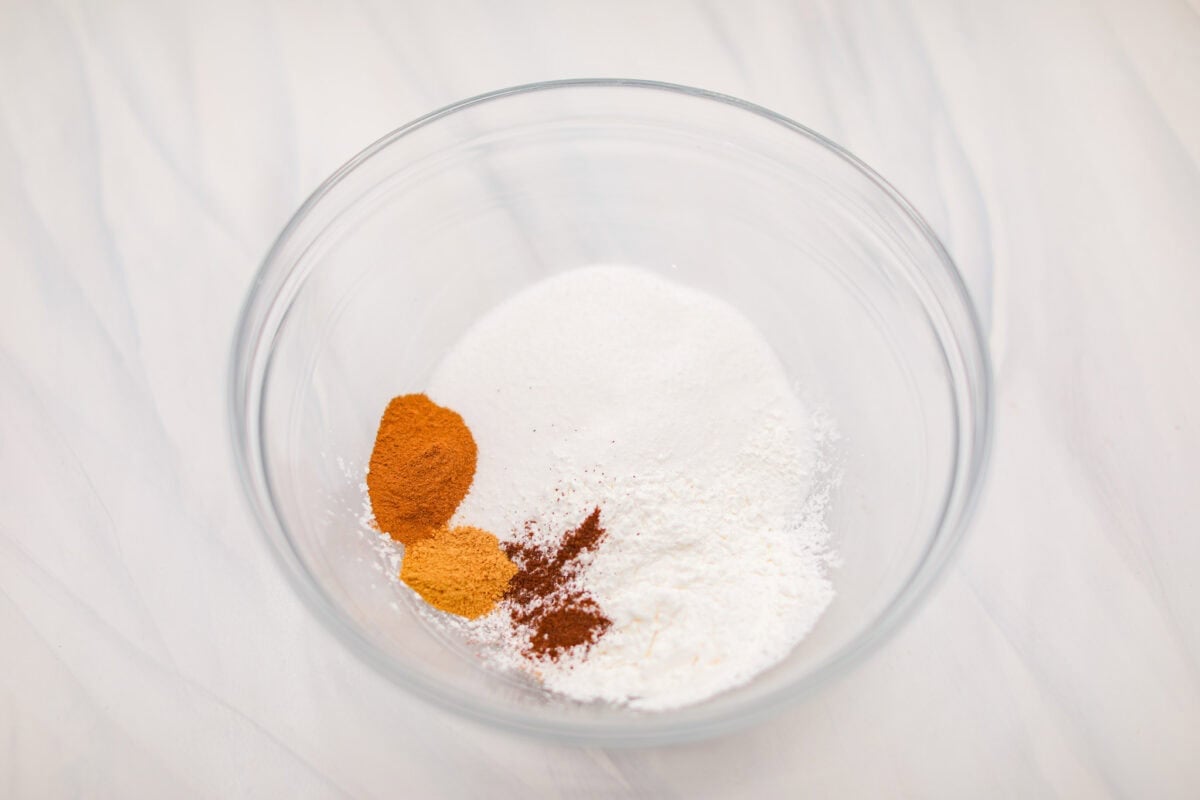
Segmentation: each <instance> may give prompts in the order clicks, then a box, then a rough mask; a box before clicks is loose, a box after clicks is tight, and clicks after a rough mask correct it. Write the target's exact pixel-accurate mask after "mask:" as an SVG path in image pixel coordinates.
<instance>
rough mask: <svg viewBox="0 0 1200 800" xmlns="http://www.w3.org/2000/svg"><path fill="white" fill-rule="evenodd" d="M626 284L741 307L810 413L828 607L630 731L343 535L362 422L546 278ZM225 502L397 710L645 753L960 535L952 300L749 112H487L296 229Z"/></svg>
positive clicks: (809, 649)
mask: <svg viewBox="0 0 1200 800" xmlns="http://www.w3.org/2000/svg"><path fill="white" fill-rule="evenodd" d="M598 263H617V264H627V265H633V266H638V267H641V268H644V269H647V270H652V271H655V272H659V273H662V274H664V275H666V276H668V277H669V278H670V279H671V280H673V281H677V282H680V283H683V284H687V285H690V286H695V287H699V288H701V289H705V290H707V291H709V292H711V293H714V294H716V295H718V296H720V297H722V298H724V299H725V300H727V301H728V302H729V303H732V304H733V305H734V306H736V307H737V308H739V309H740V310H741V311H742V312H743V313H744V314H746V315H747V316H748V317H749V318H750V319H751V320H753V321H754V322H756V323H757V325H758V326H759V329H760V330H761V332H762V334H763V335H764V336H765V337H766V338H767V340H768V341H769V342H770V343H771V344H772V345H773V346H774V348H775V350H776V352H777V353H778V355H779V357H780V358H781V359H782V361H783V363H784V365H785V367H786V368H787V369H788V370H789V372H790V374H791V375H792V377H793V378H794V380H795V382H796V385H797V387H798V388H799V389H800V390H801V391H802V393H803V395H804V396H806V397H808V398H815V399H818V400H819V401H820V402H823V403H825V404H826V405H827V406H828V408H829V409H830V410H831V412H832V414H833V416H834V418H835V419H836V422H837V425H838V426H839V428H840V431H841V433H842V435H843V438H842V440H841V442H840V443H839V448H838V458H839V460H840V462H841V467H842V469H843V479H842V483H841V486H840V489H839V490H838V491H837V493H836V496H835V498H834V501H833V504H832V506H831V508H830V513H829V523H830V526H831V528H832V530H833V531H834V536H835V543H836V546H837V547H838V548H839V550H840V552H841V556H842V561H843V565H842V566H841V567H840V568H838V569H837V570H836V571H835V572H834V574H833V580H834V584H835V588H836V590H837V598H836V599H835V600H834V602H833V604H832V605H831V606H830V608H829V610H828V611H827V612H826V614H825V615H824V617H823V618H822V619H821V621H820V623H819V624H818V626H817V628H816V629H815V630H814V631H813V633H812V634H811V635H810V636H809V637H808V638H807V639H805V640H804V641H803V642H802V643H801V644H800V645H799V646H798V647H797V648H796V649H795V651H794V652H793V653H792V654H791V655H790V656H789V657H788V658H787V659H786V660H785V661H783V662H782V663H781V664H779V665H778V666H776V667H774V668H772V669H770V670H768V671H767V672H765V673H763V674H762V675H760V676H759V677H758V678H756V679H755V680H753V681H752V682H751V683H749V684H748V685H746V686H743V687H741V688H738V689H735V690H733V691H730V692H728V693H726V694H723V695H720V696H718V697H715V698H713V699H711V700H709V701H707V702H704V703H702V704H699V705H696V706H693V707H690V708H684V709H681V710H678V711H670V712H661V713H654V714H647V713H638V712H633V711H630V710H628V709H622V708H613V707H604V706H595V705H581V704H576V703H572V702H569V701H565V700H561V699H558V698H555V697H552V696H548V695H547V694H545V693H544V692H541V691H537V690H534V689H531V688H529V687H526V686H522V685H520V684H519V683H516V682H514V681H512V680H510V679H507V678H505V677H502V676H498V675H496V674H494V673H491V672H489V671H487V670H485V669H484V668H482V667H480V666H479V665H478V664H477V663H476V662H475V661H474V660H473V659H472V658H471V657H470V656H469V655H468V654H466V653H465V652H464V651H463V650H461V649H458V648H455V647H453V646H450V645H449V644H448V643H447V642H446V640H445V639H444V637H443V636H441V635H440V634H438V633H437V632H436V631H434V630H432V629H431V628H430V627H428V626H427V624H426V623H425V622H424V621H423V620H422V618H421V616H420V615H419V614H417V613H416V612H415V607H414V605H413V604H412V602H411V601H410V599H409V597H408V594H409V593H408V592H407V590H406V589H404V588H403V587H402V586H400V585H398V584H397V583H396V582H394V581H391V580H388V579H387V577H386V575H384V574H383V573H382V572H381V571H380V567H381V565H380V559H379V557H378V556H377V555H376V552H375V550H374V549H373V547H372V543H371V541H370V537H364V536H362V535H360V534H359V532H358V530H359V521H358V516H359V514H360V513H361V511H362V498H361V495H360V492H359V483H360V481H361V479H362V474H363V470H364V467H365V463H366V459H367V457H368V455H369V453H370V450H371V446H372V442H373V439H374V434H375V427H376V424H377V423H378V419H379V415H380V413H381V412H382V410H383V408H384V406H385V405H386V403H387V401H388V399H389V398H391V397H392V396H393V395H396V394H402V393H406V392H414V391H421V390H422V389H423V388H424V386H425V384H426V381H427V380H428V378H429V376H430V374H431V372H432V370H433V369H434V366H435V365H436V364H437V363H438V361H439V359H441V357H442V356H443V354H444V353H445V352H446V351H447V350H448V349H449V348H450V347H451V346H452V345H453V344H454V342H455V341H456V340H457V339H458V338H459V337H460V336H461V335H462V333H463V332H464V331H465V330H466V329H467V328H468V327H469V326H470V325H471V324H472V322H474V321H475V320H476V319H477V318H478V317H479V316H480V315H481V314H483V313H484V312H486V311H487V310H489V309H490V308H492V307H493V306H495V305H496V304H497V303H500V302H501V301H503V300H504V299H505V298H507V297H509V296H510V295H512V294H513V293H515V292H517V291H518V290H520V289H521V288H523V287H525V286H528V285H529V284H531V283H533V282H535V281H538V280H540V279H542V278H545V277H546V276H548V275H552V274H554V273H558V272H563V271H565V270H570V269H574V268H577V267H582V266H587V265H593V264H598ZM232 401H233V408H232V424H233V437H234V446H235V449H236V458H237V462H238V465H239V468H240V472H241V477H242V480H243V483H244V487H245V491H246V494H247V496H248V497H249V499H250V503H251V505H252V506H253V508H254V511H255V513H256V515H257V517H258V521H259V523H260V524H261V526H262V528H263V530H264V531H265V533H266V535H267V537H268V539H269V540H270V542H271V544H272V545H273V546H274V551H275V552H276V553H277V554H278V556H279V561H280V563H281V565H282V567H283V569H284V571H285V572H286V573H287V576H288V577H289V578H290V580H291V583H292V585H293V586H294V587H295V589H296V591H297V593H298V594H299V595H300V597H301V598H303V600H304V602H306V603H307V604H308V606H309V607H310V608H311V609H312V610H313V612H314V613H315V614H316V615H317V616H318V617H319V618H320V619H321V620H322V622H324V623H325V624H326V625H327V626H328V627H329V628H330V630H332V631H333V633H334V634H336V636H337V637H338V638H339V639H340V640H341V641H342V642H344V643H345V644H346V646H347V647H349V648H350V649H351V650H352V651H353V652H355V653H356V654H358V655H359V656H360V657H361V658H363V659H364V660H365V661H367V662H368V663H370V664H371V665H373V666H374V667H375V668H376V669H378V670H379V671H380V672H381V673H383V674H384V675H385V676H387V677H388V678H390V679H391V680H392V681H393V682H395V684H396V685H397V686H399V687H401V688H402V689H404V690H406V691H409V692H412V693H414V694H417V695H420V696H421V697H424V698H426V699H428V700H431V701H433V702H434V703H436V704H438V705H440V706H443V707H445V708H449V709H452V710H454V711H457V712H460V713H462V714H465V715H467V716H469V717H473V718H476V719H479V720H483V721H485V722H488V723H492V724H494V725H496V726H498V727H500V728H505V729H508V730H513V731H521V732H527V733H534V734H541V735H545V736H547V737H551V738H553V739H555V740H558V741H573V742H582V743H592V744H608V745H612V744H643V743H658V742H666V741H677V740H681V739H687V738H695V737H699V736H707V735H711V734H714V733H718V732H721V731H724V730H728V729H730V728H731V727H734V726H737V725H740V724H744V723H747V722H749V721H752V720H755V719H758V718H761V717H764V716H766V715H768V714H770V713H772V712H774V711H776V710H777V709H779V708H780V707H781V706H782V705H783V704H784V703H785V702H786V701H790V700H793V699H795V698H797V697H800V696H802V695H804V694H805V693H807V692H810V691H812V690H813V689H814V688H816V687H818V686H820V685H821V684H822V683H823V682H825V681H827V680H828V679H829V678H830V677H832V676H835V675H838V674H839V673H842V672H843V671H845V670H846V669H847V668H849V667H850V666H851V665H852V664H854V663H855V662H856V661H857V660H858V659H859V658H861V657H862V656H863V654H865V653H866V652H868V651H869V650H871V649H872V648H873V647H874V646H876V645H877V644H878V643H879V642H880V641H882V640H883V639H884V638H885V637H886V636H887V635H888V634H890V633H891V632H892V631H894V630H895V629H896V627H897V626H898V625H899V624H900V623H901V622H902V621H904V620H905V619H906V618H907V617H908V616H909V615H910V614H911V612H912V610H913V608H914V606H915V604H916V602H917V601H918V600H919V599H920V598H921V597H922V596H923V595H924V594H925V593H926V592H927V590H928V589H929V586H930V584H931V582H932V581H933V579H934V578H935V577H936V576H937V574H938V573H939V572H940V571H941V570H942V569H943V568H944V567H945V565H946V563H947V558H948V557H949V556H950V554H951V552H952V551H953V550H954V548H955V545H956V544H957V542H958V540H959V539H960V537H961V536H962V533H963V530H964V526H965V525H966V523H967V518H968V516H969V513H970V511H971V508H972V505H973V502H974V500H975V498H976V495H977V494H978V491H979V487H980V481H981V475H982V471H983V468H984V464H985V461H986V454H987V449H988V440H989V430H990V415H991V391H990V377H989V368H988V362H987V356H986V352H985V349H984V345H983V341H982V337H981V334H980V329H979V325H978V323H977V320H976V317H975V314H974V311H973V309H972V306H971V303H970V300H969V299H968V296H967V294H966V291H965V289H964V287H963V283H962V281H961V280H960V278H959V275H958V273H957V272H956V270H955V267H954V265H953V264H952V263H951V260H950V258H949V257H948V256H947V254H946V251H945V250H944V249H943V248H942V246H941V244H940V243H939V242H938V240H937V239H936V237H935V236H934V235H933V233H932V232H931V231H930V230H929V228H928V226H927V225H926V224H925V223H924V222H923V221H922V220H921V218H920V217H919V216H918V215H917V213H916V212H915V211H914V210H913V209H912V207H911V206H909V204H908V203H907V202H906V201H905V200H904V199H903V198H902V197H900V195H899V194H897V193H896V191H895V190H893V189H892V188H891V187H890V186H889V185H888V184H887V183H886V182H884V181H883V180H882V179H881V178H880V177H879V176H878V175H876V174H875V173H874V172H872V171H871V170H870V169H869V168H868V167H866V166H865V165H863V164H862V163H861V162H859V161H858V160H857V159H856V158H855V157H854V156H852V155H850V154H849V153H847V152H846V151H845V150H842V149H841V148H839V147H838V146H837V145H835V144H833V143H832V142H830V141H828V140H826V139H824V138H822V137H821V136H819V135H818V134H816V133H814V132H812V131H810V130H808V129H807V128H804V127H802V126H800V125H797V124H796V123H794V122H792V121H790V120H788V119H785V118H783V117H780V116H779V115H777V114H774V113H772V112H770V111H767V110H765V109H763V108H759V107H757V106H754V105H752V104H750V103H746V102H743V101H740V100H736V99H734V98H731V97H725V96H721V95H717V94H713V93H711V92H706V91H701V90H698V89H690V88H686V87H681V86H670V85H665V84H659V83H651V82H646V81H625V80H582V81H562V82H553V83H542V84H536V85H530V86H522V87H517V88H513V89H506V90H503V91H498V92H494V93H492V94H487V95H484V96H481V97H476V98H473V99H470V100H466V101H463V102H461V103H458V104H456V105H453V106H450V107H448V108H445V109H442V110H441V111H437V112H434V113H432V114H430V115H428V116H426V117H422V118H421V119H419V120H416V121H415V122H412V123H410V124H409V125H406V126H404V127H403V128H400V129H399V130H397V131H395V132H393V133H391V134H389V135H388V136H386V137H384V138H383V139H381V140H380V141H378V142H376V143H375V144H373V145H371V146H370V147H368V148H367V149H366V150H364V151H363V152H362V153H360V154H359V155H357V156H355V157H354V158H353V159H352V160H351V161H350V162H349V163H348V164H346V165H345V166H344V167H342V168H341V169H340V170H338V171H337V173H335V174H334V175H333V176H332V177H330V178H329V180H327V181H325V183H324V184H322V185H321V187H320V188H319V189H317V191H316V192H315V193H314V194H313V195H312V197H310V198H309V199H308V201H307V202H306V203H305V204H304V205H303V206H302V207H301V208H300V210H299V211H298V212H297V213H296V215H295V216H294V217H293V218H292V220H291V222H290V223H289V224H288V226H287V227H286V228H285V229H284V231H283V233H282V234H281V235H280V236H279V239H278V241H276V243H275V245H274V247H273V248H272V249H271V252H270V254H269V255H268V256H267V258H266V261H265V263H264V264H263V266H262V269H261V271H260V273H259V275H258V278H257V280H256V281H255V283H254V286H253V289H252V291H251V293H250V296H249V299H248V301H247V303H246V307H245V310H244V314H243V317H242V320H241V326H240V329H239V330H238V333H237V340H236V344H235V353H234V361H233V369H232Z"/></svg>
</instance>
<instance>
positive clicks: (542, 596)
mask: <svg viewBox="0 0 1200 800" xmlns="http://www.w3.org/2000/svg"><path fill="white" fill-rule="evenodd" d="M604 533H605V531H604V528H603V527H602V526H601V525H600V509H599V508H595V509H593V510H592V513H590V514H588V516H587V519H585V520H584V521H583V522H582V523H581V524H580V525H579V527H577V528H575V529H574V530H572V531H570V532H568V533H567V534H566V535H565V536H564V537H563V538H562V539H561V540H560V541H558V542H557V543H555V544H554V545H547V544H545V543H544V542H538V541H536V540H535V539H536V537H535V536H534V530H533V525H532V523H531V524H529V525H528V526H526V529H525V531H524V534H525V535H524V537H523V538H522V539H520V540H517V541H513V542H505V543H504V545H503V548H504V552H505V553H507V554H508V556H509V558H511V559H513V560H514V561H516V563H517V564H518V565H519V567H520V569H519V571H518V572H517V574H516V576H515V577H514V578H513V579H512V582H511V583H510V584H509V587H508V593H507V594H506V595H505V600H506V602H507V605H508V611H509V614H510V616H511V617H512V621H513V623H514V624H515V625H518V626H527V627H528V628H529V629H530V637H529V646H528V648H527V650H526V653H527V654H528V655H530V656H532V657H534V658H540V659H546V658H549V659H552V660H557V659H559V658H561V657H562V656H563V655H564V654H565V653H567V652H570V651H572V650H575V649H576V648H578V647H582V646H586V645H591V644H594V643H595V642H596V640H597V639H599V638H600V636H602V635H603V634H604V632H605V631H607V630H608V628H609V627H610V626H611V625H612V620H610V619H609V618H608V617H606V616H605V615H604V611H603V610H602V609H601V608H600V606H599V605H597V604H596V601H595V600H593V599H592V597H591V595H590V594H589V593H588V591H587V590H586V589H585V588H580V581H579V579H580V571H581V568H582V564H581V563H580V562H581V560H582V557H583V556H584V555H585V554H587V553H590V552H592V551H594V550H595V549H596V547H597V545H599V544H600V542H601V540H602V539H603V538H604Z"/></svg>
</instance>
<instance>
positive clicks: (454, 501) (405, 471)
mask: <svg viewBox="0 0 1200 800" xmlns="http://www.w3.org/2000/svg"><path fill="white" fill-rule="evenodd" d="M476 455H477V451H476V447H475V439H474V437H473V436H471V431H470V429H469V428H467V425H466V423H465V422H463V418H462V417H461V416H459V415H458V414H457V413H455V412H454V411H451V410H450V409H448V408H443V407H442V406H439V405H437V404H436V403H434V402H433V401H432V400H430V399H429V398H428V397H426V396H425V395H423V394H406V395H402V396H400V397H396V398H394V399H393V400H392V401H391V402H390V403H388V406H387V409H386V410H385V411H384V412H383V419H382V420H380V423H379V432H378V434H377V435H376V437H375V448H374V450H372V451H371V462H370V468H369V470H368V472H367V493H368V495H369V496H370V499H371V510H372V512H374V514H375V521H376V523H378V525H379V529H380V530H382V531H384V532H385V533H387V534H389V535H390V536H391V537H392V538H393V539H396V540H397V541H399V542H403V543H404V544H411V543H413V542H415V541H417V540H419V539H423V538H425V537H427V536H429V535H431V534H432V533H433V531H434V530H435V529H437V528H439V527H441V526H444V525H445V524H446V523H447V522H449V521H450V517H452V516H453V515H454V511H455V509H457V508H458V504H459V503H461V502H462V499H463V498H464V497H466V496H467V490H468V489H470V488H471V481H472V480H473V479H474V477H475V461H476Z"/></svg>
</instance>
